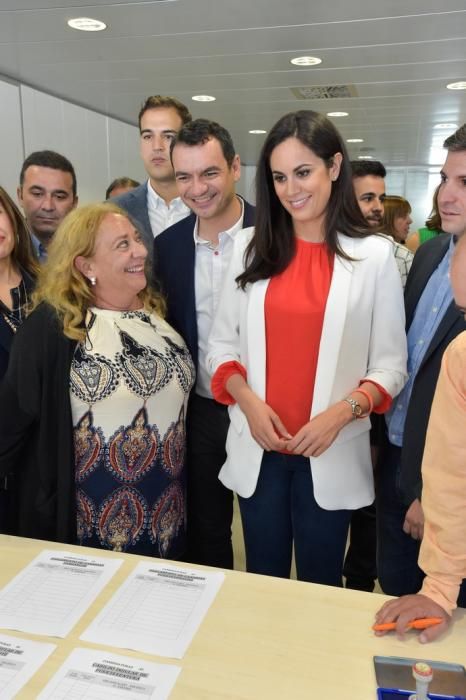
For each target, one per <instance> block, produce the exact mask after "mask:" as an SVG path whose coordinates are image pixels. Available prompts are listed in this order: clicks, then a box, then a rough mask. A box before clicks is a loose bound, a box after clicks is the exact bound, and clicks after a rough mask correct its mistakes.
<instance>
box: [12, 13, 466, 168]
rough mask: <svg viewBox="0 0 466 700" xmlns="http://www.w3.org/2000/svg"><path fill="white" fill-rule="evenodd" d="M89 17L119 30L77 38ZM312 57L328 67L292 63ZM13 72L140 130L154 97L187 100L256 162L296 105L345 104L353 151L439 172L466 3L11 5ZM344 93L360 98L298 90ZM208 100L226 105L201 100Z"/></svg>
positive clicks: (463, 107) (461, 61) (461, 58)
mask: <svg viewBox="0 0 466 700" xmlns="http://www.w3.org/2000/svg"><path fill="white" fill-rule="evenodd" d="M440 7H441V8H442V9H441V10H440V9H439V8H440ZM76 16H85V17H93V18H95V19H100V20H102V21H104V22H105V23H106V24H107V27H108V28H107V30H105V31H104V32H98V33H97V32H96V33H90V34H86V33H83V32H77V31H75V30H72V29H70V28H68V27H67V25H66V22H67V20H68V19H71V18H72V17H76ZM299 55H312V56H318V57H319V58H321V59H322V63H321V64H320V65H318V66H316V67H311V68H306V67H302V68H299V67H295V66H292V65H291V64H290V59H291V58H293V57H294V56H299ZM0 74H3V75H4V76H7V77H9V78H12V79H14V80H18V81H20V82H23V83H26V84H28V85H31V86H33V87H36V88H38V89H41V90H44V91H45V92H49V93H51V94H53V95H56V96H59V97H63V98H66V99H69V100H71V101H74V102H76V103H78V104H81V105H83V106H86V107H90V108H93V109H95V110H97V111H99V112H103V113H105V114H109V115H112V116H114V117H117V118H119V119H123V120H125V121H128V122H131V123H134V124H135V123H136V121H137V119H136V118H137V113H138V111H139V107H140V104H141V102H142V101H143V99H144V98H145V97H146V96H148V95H150V94H157V93H159V94H167V95H175V96H176V97H178V98H179V99H180V100H182V101H183V102H185V103H186V104H188V105H189V106H190V108H191V111H192V113H193V115H194V116H195V117H200V116H202V117H207V118H212V119H215V120H216V121H219V122H220V123H222V124H223V125H224V126H226V127H227V128H228V129H229V130H230V132H231V133H232V136H233V138H234V141H235V145H236V148H237V150H238V152H239V153H240V155H241V158H242V161H243V162H244V163H249V164H253V163H254V162H255V160H256V158H257V155H258V152H259V149H260V146H261V144H262V142H263V136H257V135H256V136H254V135H251V134H249V133H248V131H249V129H269V128H270V127H271V126H272V125H273V123H274V122H275V121H276V120H277V119H278V118H279V117H280V116H281V115H282V114H284V113H285V112H288V111H292V110H296V109H303V108H304V109H305V108H308V109H315V110H317V111H321V112H328V111H336V110H344V111H347V112H349V115H350V116H349V117H345V118H341V119H335V120H334V121H335V123H336V124H337V126H338V128H339V129H340V130H341V132H342V133H343V135H344V136H345V138H354V137H360V138H363V139H364V143H362V144H358V145H354V146H350V147H349V148H350V155H351V156H352V157H357V156H358V155H361V154H362V155H364V153H370V154H371V155H373V157H375V158H378V159H380V160H382V161H383V162H384V163H385V164H386V165H388V166H391V167H397V166H400V167H406V166H426V165H429V164H432V163H438V162H441V158H442V156H441V155H440V156H439V155H437V153H438V151H437V152H436V151H435V147H437V148H438V145H439V143H440V144H441V142H442V141H443V139H444V138H445V137H446V136H447V135H448V134H449V132H447V133H445V132H441V131H440V132H439V131H438V130H435V129H434V125H435V124H436V123H439V122H454V123H457V124H462V123H463V122H465V121H466V91H450V90H447V89H446V85H447V83H450V82H455V81H459V80H466V1H465V0H442V2H439V0H372V2H369V1H368V0H333V2H332V1H330V2H329V1H328V0H327V1H325V0H321V1H320V2H319V3H317V2H315V1H314V2H312V0H286V1H284V0H158V1H157V0H134V1H129V2H120V1H119V0H116V1H114V2H110V1H109V0H94V2H93V3H92V4H89V1H88V0H87V1H86V0H0ZM333 85H351V86H353V89H354V90H355V94H356V96H355V97H349V98H345V99H341V98H337V99H320V100H315V99H314V100H298V99H297V98H296V96H295V95H294V93H293V92H292V88H296V87H305V86H333ZM200 93H201V94H209V95H214V96H215V97H216V98H217V100H216V101H215V102H211V103H204V104H200V103H195V102H192V100H191V97H192V95H196V94H200ZM364 149H371V150H369V151H365V150H364ZM372 149H373V150H372Z"/></svg>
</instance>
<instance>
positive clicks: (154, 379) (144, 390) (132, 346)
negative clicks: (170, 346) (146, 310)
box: [115, 330, 173, 399]
mask: <svg viewBox="0 0 466 700" xmlns="http://www.w3.org/2000/svg"><path fill="white" fill-rule="evenodd" d="M120 339H121V344H122V346H123V350H122V352H121V353H118V354H117V356H116V358H115V359H116V362H117V363H118V364H121V366H122V368H123V376H124V380H125V383H126V385H127V387H128V388H129V389H130V391H132V392H133V393H135V394H136V396H140V397H141V398H143V399H148V398H149V396H153V395H154V394H156V393H157V392H158V391H160V390H161V389H163V388H164V387H165V386H166V385H167V384H168V383H169V381H170V379H171V378H172V374H173V372H172V369H171V367H170V363H169V362H167V358H166V357H165V356H164V355H162V354H161V353H159V352H157V351H156V350H154V349H152V348H147V347H144V346H142V345H139V343H137V342H136V341H135V340H134V339H133V338H131V336H130V335H128V334H127V333H125V332H124V331H122V330H120Z"/></svg>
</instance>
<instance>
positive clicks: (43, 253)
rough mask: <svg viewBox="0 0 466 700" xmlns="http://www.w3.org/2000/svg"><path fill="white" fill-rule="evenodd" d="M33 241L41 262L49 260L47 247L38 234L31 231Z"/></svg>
mask: <svg viewBox="0 0 466 700" xmlns="http://www.w3.org/2000/svg"><path fill="white" fill-rule="evenodd" d="M31 241H32V245H33V246H34V250H35V251H36V256H37V259H38V261H39V262H40V263H44V262H45V261H46V260H47V248H46V247H45V245H43V244H42V243H41V242H40V241H39V239H38V238H37V236H35V235H34V234H33V233H32V231H31Z"/></svg>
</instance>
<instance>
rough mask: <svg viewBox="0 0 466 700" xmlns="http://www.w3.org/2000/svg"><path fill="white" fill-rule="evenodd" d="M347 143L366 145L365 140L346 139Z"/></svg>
mask: <svg viewBox="0 0 466 700" xmlns="http://www.w3.org/2000/svg"><path fill="white" fill-rule="evenodd" d="M346 143H364V139H346Z"/></svg>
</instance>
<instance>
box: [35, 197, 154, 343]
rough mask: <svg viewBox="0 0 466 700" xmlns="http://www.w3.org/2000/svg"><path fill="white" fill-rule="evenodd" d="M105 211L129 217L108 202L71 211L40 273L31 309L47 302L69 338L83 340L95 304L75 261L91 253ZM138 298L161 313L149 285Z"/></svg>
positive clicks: (149, 308) (60, 227) (146, 305)
mask: <svg viewBox="0 0 466 700" xmlns="http://www.w3.org/2000/svg"><path fill="white" fill-rule="evenodd" d="M108 214H119V215H120V216H124V217H125V218H127V219H129V216H128V214H127V213H126V212H125V211H124V210H123V209H120V207H118V206H117V205H116V204H113V203H111V202H105V203H98V204H89V205H87V206H84V207H78V208H77V209H74V210H73V211H71V212H70V213H69V214H68V215H67V216H66V217H65V218H64V219H63V221H62V223H61V224H60V226H59V227H58V229H57V231H56V233H55V235H54V237H53V239H52V242H51V243H50V245H49V247H48V251H47V253H48V254H47V262H46V263H45V264H44V265H43V266H42V268H41V270H40V273H39V279H38V283H37V287H36V291H35V293H34V295H33V308H35V307H36V306H38V305H39V304H40V303H42V302H46V303H47V304H48V305H49V306H51V307H52V308H53V309H55V311H56V313H57V315H58V318H59V319H60V322H61V323H62V324H63V333H64V334H65V336H66V337H67V338H71V339H72V340H78V341H81V340H84V339H85V337H86V329H85V327H84V319H85V318H86V312H87V310H88V308H89V307H90V306H92V305H93V304H94V294H93V291H92V287H91V286H90V284H89V281H88V280H87V279H86V277H84V275H82V274H81V272H79V270H78V269H77V268H76V266H75V264H74V263H75V260H76V258H77V257H78V256H79V255H82V256H84V257H89V256H91V255H92V254H93V252H94V249H95V242H96V237H97V233H98V230H99V227H100V225H101V223H102V221H103V219H104V218H105V217H106V216H108ZM131 223H132V224H133V225H134V222H131ZM138 297H139V299H140V300H141V302H142V303H143V305H144V308H145V309H146V310H147V311H150V312H151V311H155V312H156V313H158V314H159V315H160V316H163V315H164V312H165V303H164V300H163V297H162V296H161V294H159V293H158V292H156V291H155V290H154V289H152V288H151V287H150V286H149V285H147V286H146V287H145V288H144V289H143V290H142V291H141V292H139V294H138Z"/></svg>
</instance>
